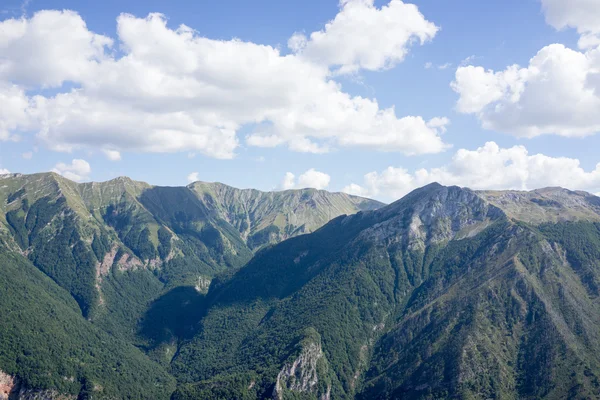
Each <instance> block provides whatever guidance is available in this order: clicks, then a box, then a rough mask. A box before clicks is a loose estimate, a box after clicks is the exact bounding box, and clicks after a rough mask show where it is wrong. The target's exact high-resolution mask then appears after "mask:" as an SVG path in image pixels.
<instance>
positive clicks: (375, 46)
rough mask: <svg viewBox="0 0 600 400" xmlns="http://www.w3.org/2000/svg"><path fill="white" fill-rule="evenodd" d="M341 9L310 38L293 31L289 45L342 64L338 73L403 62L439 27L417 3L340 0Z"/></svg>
mask: <svg viewBox="0 0 600 400" xmlns="http://www.w3.org/2000/svg"><path fill="white" fill-rule="evenodd" d="M339 4H340V12H339V13H338V14H337V15H336V17H335V18H334V19H333V20H331V21H329V22H328V23H327V24H326V25H325V28H324V29H323V30H321V31H318V32H313V33H312V34H311V35H310V37H309V38H306V37H304V36H303V35H302V34H298V33H296V34H294V36H292V39H290V42H289V43H288V46H289V47H290V49H291V50H293V51H295V52H298V54H301V55H302V57H305V58H308V59H310V60H312V61H314V62H316V63H320V64H323V65H328V66H335V67H339V69H338V70H337V71H336V72H338V73H355V72H357V71H359V70H360V69H366V70H370V71H377V70H382V69H387V68H392V67H394V66H395V65H396V64H397V63H399V62H402V61H403V60H404V57H405V56H406V54H407V53H408V49H409V47H410V45H412V44H413V43H415V42H419V43H421V44H423V43H425V42H427V41H429V40H431V39H433V37H434V36H435V35H436V33H437V32H438V30H439V28H438V27H437V26H435V24H434V23H432V22H430V21H427V19H425V17H424V16H423V14H421V13H420V12H419V9H418V8H417V6H415V5H414V4H406V3H404V2H402V1H400V0H391V1H390V2H389V3H388V4H387V5H385V6H383V7H381V8H377V7H375V5H374V0H340V3H339Z"/></svg>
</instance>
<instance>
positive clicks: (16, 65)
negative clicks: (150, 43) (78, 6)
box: [0, 10, 112, 87]
mask: <svg viewBox="0 0 600 400" xmlns="http://www.w3.org/2000/svg"><path fill="white" fill-rule="evenodd" d="M107 46H108V47H110V46H112V40H111V39H110V38H108V37H106V36H102V35H97V34H95V33H93V32H90V31H89V30H88V29H87V26H86V24H85V21H84V20H83V19H82V18H81V17H80V16H79V14H77V13H76V12H74V11H54V10H43V11H38V12H36V13H35V14H34V15H33V17H31V19H26V18H20V19H8V20H5V21H2V22H0V52H1V53H2V55H3V57H2V58H0V80H2V79H4V80H8V81H13V82H15V83H23V84H25V85H28V86H35V85H41V86H43V87H57V86H61V85H62V83H63V82H65V81H73V82H80V81H81V80H82V79H84V78H90V77H89V76H88V75H89V74H90V72H92V69H93V67H94V66H95V65H96V64H97V63H98V62H99V61H101V60H104V59H105V58H106V55H105V47H107Z"/></svg>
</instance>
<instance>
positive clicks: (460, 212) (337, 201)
mask: <svg viewBox="0 0 600 400" xmlns="http://www.w3.org/2000/svg"><path fill="white" fill-rule="evenodd" d="M0 210H1V211H2V212H1V213H0V249H1V250H0V293H1V296H0V315H1V316H2V317H1V318H2V319H3V322H2V324H0V330H1V331H0V370H1V371H2V372H0V398H1V396H2V394H1V393H2V390H3V389H2V388H3V387H4V388H5V389H4V390H5V391H6V392H8V391H11V390H12V391H13V393H16V395H15V396H17V395H19V393H18V392H19V391H20V392H22V393H21V394H20V396H21V398H27V397H26V396H28V395H30V394H32V393H33V394H36V395H39V396H45V398H54V399H58V398H83V399H85V398H156V399H160V398H169V397H170V398H173V399H232V398H236V399H256V398H262V399H268V398H270V399H322V400H325V399H442V398H457V399H459V398H460V399H490V398H494V399H514V398H523V399H540V398H542V399H563V398H573V399H587V398H598V397H600V382H599V378H600V307H599V306H600V304H599V302H600V300H599V295H600V198H598V197H596V196H593V195H590V194H588V193H585V192H574V191H569V190H566V189H562V188H546V189H540V190H534V191H530V192H524V191H473V190H470V189H466V188H460V187H445V186H441V185H438V184H431V185H428V186H426V187H423V188H421V189H417V190H415V191H413V192H412V193H410V194H408V195H407V196H405V197H403V198H402V199H400V200H398V201H396V202H394V203H392V204H390V205H387V206H384V205H383V204H381V203H378V202H375V201H372V200H367V199H363V198H357V197H352V196H348V195H345V194H339V193H327V192H323V191H315V190H301V191H285V192H274V193H264V192H259V191H255V190H239V189H234V188H231V187H228V186H225V185H222V184H208V183H194V184H191V185H190V186H188V187H185V188H164V187H154V186H150V185H147V184H144V183H140V182H134V181H132V180H129V179H127V178H118V179H116V180H113V181H110V182H105V183H86V184H75V183H73V182H70V181H68V180H66V179H64V178H62V177H60V176H58V175H54V174H38V175H30V176H24V175H5V176H2V177H0ZM3 382H4V383H3ZM2 385H4V386H2ZM60 396H63V397H60ZM17 398H18V397H17Z"/></svg>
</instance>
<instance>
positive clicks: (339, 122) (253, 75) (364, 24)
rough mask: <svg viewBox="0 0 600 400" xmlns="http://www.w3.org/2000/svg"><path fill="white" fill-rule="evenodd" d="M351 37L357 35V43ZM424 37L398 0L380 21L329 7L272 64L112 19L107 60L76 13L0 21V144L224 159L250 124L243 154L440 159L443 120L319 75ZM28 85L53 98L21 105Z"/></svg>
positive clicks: (360, 7) (372, 11)
mask: <svg viewBox="0 0 600 400" xmlns="http://www.w3.org/2000/svg"><path fill="white" fill-rule="evenodd" d="M361 11H365V12H366V14H364V17H365V18H364V20H363V19H360V18H358V17H357V13H358V12H361ZM351 24H354V25H351ZM374 26H377V27H378V29H379V30H377V31H372V29H374ZM360 32H363V33H366V32H368V33H369V36H368V37H364V38H362V39H360V40H358V39H359V37H360V36H361V35H362V34H361V33H360ZM435 32H437V27H435V25H434V24H432V23H431V22H428V21H426V20H425V19H424V17H423V16H422V15H421V14H420V13H419V11H418V9H417V7H416V6H413V5H408V4H404V3H402V2H401V1H399V0H392V1H391V2H390V3H389V5H388V6H384V7H382V8H381V9H377V8H376V7H374V6H373V4H372V1H370V0H350V1H343V2H342V3H341V9H340V13H339V14H338V16H337V17H336V18H335V19H334V20H333V21H332V22H330V23H329V24H328V25H327V27H326V29H325V30H324V31H323V32H316V33H315V34H313V35H311V37H310V40H308V42H307V43H305V44H303V42H302V38H301V37H300V36H298V34H295V35H294V36H293V37H292V39H290V46H291V47H293V48H294V49H296V50H297V51H299V52H298V53H297V54H290V55H285V56H284V55H282V54H281V53H280V52H279V50H277V49H276V48H273V47H270V46H263V45H258V44H254V43H250V42H243V41H240V40H235V39H234V40H229V41H223V40H211V39H209V38H205V37H200V36H198V35H197V33H196V32H195V31H193V30H192V29H191V28H189V27H187V26H185V25H181V26H179V27H178V28H177V29H171V28H169V27H168V26H167V20H166V18H165V17H164V16H163V15H161V14H150V15H149V16H148V17H146V18H136V17H134V16H132V15H128V14H123V15H121V16H119V17H118V19H117V34H118V37H117V39H116V40H114V41H115V42H118V43H119V44H120V47H119V49H120V50H121V53H122V54H123V55H122V56H120V57H117V56H116V54H117V53H114V52H112V46H113V39H111V38H108V37H106V36H102V35H97V34H95V33H93V32H91V31H89V30H88V29H87V27H86V25H85V22H84V21H83V19H82V18H81V17H80V16H79V15H78V14H77V13H75V12H72V11H62V12H59V11H41V12H38V13H36V14H35V15H34V16H33V17H32V18H31V19H24V18H21V19H9V20H5V21H2V22H0V51H1V52H2V58H1V59H0V84H2V85H4V86H3V87H2V90H0V140H7V139H9V138H11V137H15V136H16V135H17V134H18V133H20V132H26V131H35V132H37V136H38V138H39V139H40V140H41V141H42V142H43V143H45V144H46V145H47V146H48V147H49V148H50V149H52V150H56V151H73V150H76V149H81V148H88V149H90V148H91V149H93V150H104V151H105V152H106V151H108V152H122V151H138V152H180V151H186V152H198V153H203V154H205V155H209V156H211V157H216V158H232V157H234V156H235V151H236V148H237V147H238V146H239V139H238V137H237V132H238V130H239V129H240V128H241V127H243V126H248V125H250V126H252V125H255V126H256V127H257V128H256V129H255V130H254V131H253V132H252V133H251V134H249V135H248V136H247V138H246V143H247V144H248V145H251V146H261V147H274V146H287V147H289V148H290V149H291V150H293V151H300V152H312V153H322V152H326V151H329V150H330V149H332V148H335V147H340V146H341V147H343V146H360V147H367V148H371V149H377V150H383V151H395V152H402V153H405V154H426V153H436V152H440V151H443V150H444V149H445V148H447V146H446V145H445V144H444V142H443V140H442V138H441V137H440V135H441V134H442V133H443V131H444V126H445V124H444V125H443V126H440V125H439V124H436V123H435V121H441V120H444V119H443V118H433V119H429V120H427V119H424V118H423V117H420V116H407V117H398V116H397V115H396V111H395V109H394V108H393V107H390V108H380V106H379V104H378V103H377V100H375V99H368V98H364V97H361V96H351V95H349V94H348V93H345V92H344V91H343V90H342V88H341V85H340V84H339V83H337V82H336V81H334V80H333V76H334V73H333V72H332V70H331V69H330V67H331V65H335V66H340V67H342V68H345V69H348V68H349V69H356V68H362V69H369V70H377V69H381V68H387V67H391V66H393V65H394V64H396V63H397V62H400V61H401V60H402V59H403V58H404V56H405V55H406V52H407V51H408V46H409V45H410V43H412V42H413V41H415V40H417V41H420V42H423V41H426V40H429V39H431V38H433V36H434V35H435ZM346 33H347V35H345V34H346ZM381 34H384V36H381ZM357 35H358V36H357ZM374 35H375V36H374ZM365 41H369V42H371V41H372V42H373V43H372V44H369V45H367V44H366V42H365ZM333 45H335V47H336V48H337V49H338V50H339V52H337V53H335V54H332V57H333V58H332V59H330V60H327V62H325V63H324V64H323V63H321V62H320V61H319V60H318V59H316V58H314V57H313V56H312V55H318V54H320V53H319V52H321V51H324V50H326V49H328V48H330V46H333ZM301 48H303V50H301ZM324 54H325V53H324ZM317 58H318V57H317ZM2 81H4V83H2ZM65 82H71V83H72V84H70V85H67V86H64V85H63V84H64V83H65ZM71 86H75V88H74V89H69V87H71ZM42 87H56V88H58V92H59V93H58V94H56V95H54V96H42V95H36V96H32V97H27V95H26V94H25V93H26V92H25V88H27V89H28V90H29V89H39V88H42ZM446 121H447V120H446ZM114 154H115V155H116V153H114Z"/></svg>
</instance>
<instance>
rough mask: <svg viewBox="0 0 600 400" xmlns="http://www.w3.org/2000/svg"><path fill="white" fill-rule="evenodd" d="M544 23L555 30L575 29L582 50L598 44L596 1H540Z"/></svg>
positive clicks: (599, 26) (599, 7)
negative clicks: (544, 16) (578, 35)
mask: <svg viewBox="0 0 600 400" xmlns="http://www.w3.org/2000/svg"><path fill="white" fill-rule="evenodd" d="M542 8H543V10H544V14H545V15H546V22H547V23H548V24H549V25H552V26H553V27H554V28H556V29H565V28H567V27H570V28H575V29H577V32H578V33H579V34H580V35H581V37H580V39H579V47H580V48H582V49H585V48H589V47H595V46H597V45H598V44H600V4H599V3H598V1H597V0H568V1H565V0H542Z"/></svg>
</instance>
